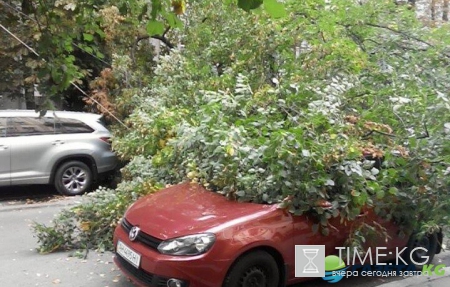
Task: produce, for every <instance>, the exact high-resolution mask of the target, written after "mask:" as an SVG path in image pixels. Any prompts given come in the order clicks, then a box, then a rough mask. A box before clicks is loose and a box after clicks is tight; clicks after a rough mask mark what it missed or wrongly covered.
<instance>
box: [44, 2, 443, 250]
mask: <svg viewBox="0 0 450 287" xmlns="http://www.w3.org/2000/svg"><path fill="white" fill-rule="evenodd" d="M255 2H258V1H255ZM268 2H269V1H267V3H268ZM327 3H328V1H285V5H284V8H283V9H285V12H280V14H281V15H275V16H283V15H284V17H280V18H274V17H273V16H274V15H272V17H268V16H269V15H268V14H267V13H265V12H264V11H263V10H262V9H260V8H258V9H254V10H252V12H251V13H247V12H245V11H243V10H242V9H238V8H237V7H236V6H234V5H229V4H225V3H222V2H221V1H192V2H188V4H189V5H188V7H189V14H188V17H187V18H186V19H184V20H185V25H184V28H182V29H181V28H180V29H179V30H177V33H174V35H173V39H172V41H178V42H179V43H180V44H182V48H181V49H175V48H174V49H172V50H171V51H170V52H168V53H166V54H164V55H161V56H160V57H159V58H158V60H157V66H156V68H155V69H152V77H149V78H146V79H145V80H142V71H143V70H145V69H147V68H148V66H144V67H138V66H135V67H134V68H135V70H133V71H132V72H130V70H129V69H127V67H128V66H127V65H128V64H127V63H129V61H127V59H128V56H127V55H126V54H125V55H120V56H115V57H116V58H115V59H116V61H115V63H114V69H113V72H114V73H115V77H116V80H117V82H118V83H123V82H124V81H125V80H124V79H126V81H127V83H139V85H140V86H139V87H141V86H142V87H143V88H142V89H137V87H136V86H133V85H129V86H128V87H127V89H122V90H121V93H122V94H121V95H122V98H121V101H123V103H124V104H126V109H127V111H131V114H130V115H129V117H128V118H127V121H126V124H127V126H128V128H129V129H126V130H123V129H122V130H121V129H118V130H117V131H116V137H115V139H114V142H113V146H114V148H115V150H116V151H117V152H118V154H119V155H120V156H121V157H122V158H124V159H126V160H129V161H130V163H129V165H128V167H127V170H131V171H133V173H134V174H132V176H131V177H128V178H126V180H125V181H124V182H123V183H122V185H121V186H119V188H118V193H117V196H112V197H111V198H112V199H111V201H112V202H117V201H121V202H124V201H126V200H129V199H130V200H131V198H135V197H126V199H125V200H124V198H121V196H122V195H123V194H124V193H126V192H129V190H130V188H131V189H133V190H134V191H135V192H138V194H144V193H147V192H151V191H153V188H149V187H153V186H155V185H159V186H162V185H166V184H175V183H178V182H181V181H185V180H191V181H195V182H198V183H200V184H202V185H204V186H206V187H207V188H209V189H211V190H212V191H216V192H220V193H222V194H224V195H225V196H227V197H229V198H230V199H231V200H241V201H253V202H259V203H273V204H279V205H280V208H287V209H289V211H290V212H292V213H295V214H302V213H305V212H313V213H315V214H316V215H317V216H318V218H320V223H321V224H320V226H317V228H318V229H320V232H322V233H324V234H327V233H328V228H329V226H328V221H327V220H328V219H329V218H331V217H338V216H339V217H341V218H342V219H343V220H344V219H348V220H352V219H354V218H355V217H356V216H357V215H359V214H360V212H361V208H363V207H364V206H373V207H374V208H375V210H376V212H378V213H379V214H380V215H382V216H384V217H387V218H394V219H395V220H396V221H397V222H398V223H401V224H402V226H403V227H404V228H405V229H406V230H412V229H420V228H422V229H423V228H425V229H427V230H434V229H435V228H437V226H439V225H447V224H448V220H449V218H448V216H446V214H449V211H450V210H449V200H450V199H449V196H448V195H449V194H448V176H447V173H448V172H449V171H450V170H449V169H448V163H449V158H448V156H449V153H448V149H449V140H448V139H449V133H450V121H449V118H448V114H449V113H448V110H449V109H450V105H449V98H448V95H447V91H448V90H449V84H448V82H446V81H445V79H446V78H448V76H449V68H448V64H449V61H450V58H449V57H450V55H449V54H448V51H447V48H446V47H447V46H448V44H449V41H450V38H449V37H448V35H447V34H448V27H447V26H441V27H434V28H430V27H424V26H422V25H421V23H419V22H418V21H417V20H416V17H415V15H414V12H413V11H412V10H411V9H409V7H408V6H404V5H397V4H396V3H394V2H393V1H380V0H373V1H370V0H368V1H363V2H358V3H354V1H346V0H340V1H332V4H329V3H328V4H327ZM264 5H266V1H264ZM283 11H284V10H283ZM180 47H181V45H180ZM143 183H146V184H143ZM125 187H128V189H127V188H125ZM95 194H96V193H93V194H92V195H91V196H94V197H95V196H96V195H95ZM323 200H326V201H329V202H330V203H331V204H332V207H331V208H328V209H323V208H321V207H318V206H317V202H318V201H323ZM124 206H126V204H121V208H120V209H118V212H117V213H115V211H114V212H112V213H114V218H115V219H117V218H118V217H119V216H120V213H121V212H122V211H123V208H124ZM94 208H96V207H94ZM86 209H87V210H88V209H89V208H86ZM99 214H101V213H99ZM77 220H78V223H80V222H81V223H83V221H84V220H83V219H82V218H77ZM89 220H94V219H93V218H92V217H89ZM108 222H109V221H108ZM114 224H115V223H113V225H114ZM374 228H378V227H377V226H374V223H372V222H365V223H364V224H363V225H361V230H363V229H364V230H370V229H374ZM38 231H39V230H38ZM98 232H99V233H102V232H103V231H102V230H100V229H98ZM355 233H357V234H358V236H356V235H355V234H353V236H352V237H351V238H352V239H353V241H351V242H349V244H355V245H358V244H359V243H361V242H360V241H359V240H364V239H363V237H364V233H361V232H360V231H359V230H355ZM48 234H50V233H49V232H47V233H44V234H42V233H41V234H40V235H41V237H40V238H41V240H42V241H44V239H45V238H46V237H45V236H46V235H48ZM102 234H104V233H102ZM361 234H362V235H361ZM107 235H108V236H110V234H109V233H108V234H107ZM361 236H362V237H361ZM90 244H92V245H93V246H98V245H95V244H96V243H95V242H94V243H92V242H91V243H90Z"/></svg>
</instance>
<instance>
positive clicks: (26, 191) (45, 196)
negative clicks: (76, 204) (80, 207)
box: [0, 185, 61, 202]
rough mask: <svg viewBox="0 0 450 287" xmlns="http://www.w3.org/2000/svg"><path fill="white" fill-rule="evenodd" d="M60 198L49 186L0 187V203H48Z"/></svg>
mask: <svg viewBox="0 0 450 287" xmlns="http://www.w3.org/2000/svg"><path fill="white" fill-rule="evenodd" d="M57 197H61V194H59V193H58V192H57V191H56V189H55V188H54V187H53V186H51V185H26V186H10V187H0V202H4V201H24V202H27V201H31V202H33V201H35V202H41V201H48V200H51V199H54V198H57Z"/></svg>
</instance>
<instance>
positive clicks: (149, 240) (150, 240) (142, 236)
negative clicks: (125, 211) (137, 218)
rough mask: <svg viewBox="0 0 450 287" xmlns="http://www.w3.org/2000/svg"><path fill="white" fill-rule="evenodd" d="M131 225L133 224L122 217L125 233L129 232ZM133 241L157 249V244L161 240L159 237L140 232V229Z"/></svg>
mask: <svg viewBox="0 0 450 287" xmlns="http://www.w3.org/2000/svg"><path fill="white" fill-rule="evenodd" d="M132 227H133V225H132V224H131V223H129V222H128V221H127V220H126V219H125V218H123V219H122V228H123V229H124V230H125V232H126V233H129V232H130V230H131V228H132ZM134 241H139V242H141V243H143V244H145V245H147V246H149V247H151V248H153V249H157V248H158V246H159V244H160V243H161V242H162V240H161V239H158V238H156V237H153V236H151V235H148V234H146V233H144V232H142V230H141V231H140V232H139V234H138V236H137V237H136V239H135V240H134Z"/></svg>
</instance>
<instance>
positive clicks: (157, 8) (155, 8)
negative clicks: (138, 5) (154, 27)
mask: <svg viewBox="0 0 450 287" xmlns="http://www.w3.org/2000/svg"><path fill="white" fill-rule="evenodd" d="M161 10H162V4H161V0H152V9H151V10H150V11H151V14H152V19H153V20H155V19H156V16H158V15H159V14H160V12H161Z"/></svg>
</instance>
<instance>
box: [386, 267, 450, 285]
mask: <svg viewBox="0 0 450 287" xmlns="http://www.w3.org/2000/svg"><path fill="white" fill-rule="evenodd" d="M444 270H445V274H444V275H442V276H437V275H432V276H412V277H409V278H406V279H404V280H398V281H393V282H389V283H386V284H382V285H379V287H408V286H424V287H425V286H426V287H448V286H450V267H445V268H444Z"/></svg>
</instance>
